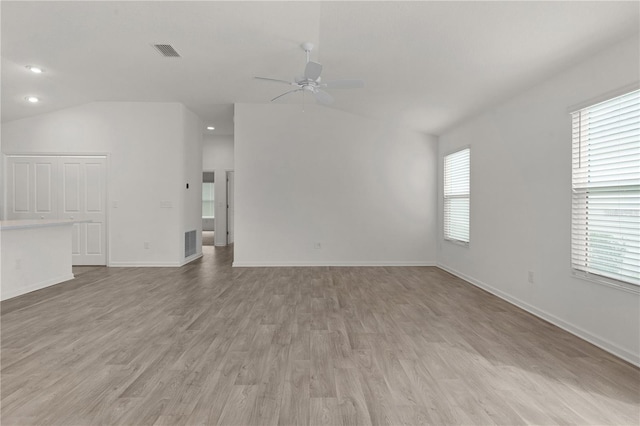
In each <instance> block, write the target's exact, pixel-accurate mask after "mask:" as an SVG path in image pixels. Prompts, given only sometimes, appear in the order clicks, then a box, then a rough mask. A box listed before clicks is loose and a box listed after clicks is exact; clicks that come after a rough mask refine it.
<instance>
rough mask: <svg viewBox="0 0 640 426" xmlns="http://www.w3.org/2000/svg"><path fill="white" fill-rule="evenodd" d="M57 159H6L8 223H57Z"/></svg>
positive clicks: (29, 157) (11, 157) (16, 157)
mask: <svg viewBox="0 0 640 426" xmlns="http://www.w3.org/2000/svg"><path fill="white" fill-rule="evenodd" d="M57 174H58V159H57V158H56V157H32V156H9V157H7V219H57V218H58V216H59V212H58V209H57V206H56V198H57V196H56V195H57V194H56V190H57V188H56V182H55V180H56V176H57Z"/></svg>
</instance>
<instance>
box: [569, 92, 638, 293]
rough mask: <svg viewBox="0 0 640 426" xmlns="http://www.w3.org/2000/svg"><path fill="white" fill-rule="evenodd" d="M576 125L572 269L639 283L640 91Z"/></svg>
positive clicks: (580, 116) (590, 112) (594, 110)
mask: <svg viewBox="0 0 640 426" xmlns="http://www.w3.org/2000/svg"><path fill="white" fill-rule="evenodd" d="M572 121H573V126H572V135H573V159H572V161H573V167H572V170H573V173H572V176H573V179H572V191H573V196H572V219H571V222H572V223H571V262H572V267H573V269H574V270H577V271H580V272H582V273H585V274H595V275H599V276H603V277H607V278H612V279H614V280H618V281H624V282H627V283H631V284H635V285H640V91H635V92H631V93H628V94H626V95H623V96H619V97H617V98H614V99H610V100H608V101H605V102H601V103H599V104H596V105H593V106H590V107H588V108H584V109H581V110H579V111H576V112H574V113H573V114H572Z"/></svg>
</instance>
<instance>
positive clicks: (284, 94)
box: [271, 89, 302, 102]
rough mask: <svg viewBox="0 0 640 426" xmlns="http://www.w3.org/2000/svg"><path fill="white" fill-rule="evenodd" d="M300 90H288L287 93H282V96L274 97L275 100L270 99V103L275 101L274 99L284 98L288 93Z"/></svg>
mask: <svg viewBox="0 0 640 426" xmlns="http://www.w3.org/2000/svg"><path fill="white" fill-rule="evenodd" d="M301 90H302V89H293V90H289V91H288V92H284V93H283V94H282V95H278V96H276V97H275V98H273V99H271V102H273V101H275V100H276V99H280V98H281V97H283V96H286V95H288V94H289V93H294V92H299V91H301Z"/></svg>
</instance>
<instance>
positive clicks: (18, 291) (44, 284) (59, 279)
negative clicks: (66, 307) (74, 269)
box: [0, 274, 75, 301]
mask: <svg viewBox="0 0 640 426" xmlns="http://www.w3.org/2000/svg"><path fill="white" fill-rule="evenodd" d="M74 278H75V276H74V275H73V274H69V275H61V276H59V277H55V278H50V279H48V280H45V281H40V282H39V283H34V284H31V285H30V286H27V287H23V288H18V289H15V290H14V291H9V292H7V291H3V292H2V296H1V297H0V300H3V301H4V300H8V299H12V298H14V297H18V296H22V295H23V294H27V293H31V292H33V291H36V290H42V289H43V288H47V287H51V286H53V285H56V284H60V283H63V282H66V281H69V280H72V279H74ZM7 293H8V294H9V295H8V296H7Z"/></svg>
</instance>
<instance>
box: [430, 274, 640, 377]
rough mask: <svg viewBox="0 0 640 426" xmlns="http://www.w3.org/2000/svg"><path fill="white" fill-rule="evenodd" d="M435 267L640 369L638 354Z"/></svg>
mask: <svg viewBox="0 0 640 426" xmlns="http://www.w3.org/2000/svg"><path fill="white" fill-rule="evenodd" d="M437 266H438V267H439V268H440V269H442V270H444V271H447V272H449V273H450V274H453V275H455V276H456V277H458V278H461V279H463V280H465V281H467V282H468V283H470V284H473V285H475V286H476V287H479V288H481V289H483V290H485V291H488V292H489V293H491V294H493V295H494V296H497V297H499V298H501V299H503V300H505V301H507V302H509V303H511V304H512V305H515V306H517V307H519V308H521V309H524V310H525V311H527V312H529V313H530V314H533V315H535V316H537V317H538V318H541V319H543V320H545V321H547V322H550V323H551V324H553V325H555V326H558V327H560V328H561V329H563V330H565V331H568V332H569V333H571V334H573V335H575V336H577V337H579V338H581V339H583V340H586V341H587V342H589V343H591V344H593V345H595V346H597V347H599V348H600V349H603V350H605V351H607V352H609V353H611V354H613V355H615V356H617V357H619V358H622V359H623V360H625V361H627V362H629V363H631V364H633V365H636V366H638V367H640V355H639V354H635V353H633V352H631V351H628V350H626V349H624V348H621V347H620V346H618V345H616V344H615V343H612V342H610V341H609V340H607V339H605V338H603V337H600V336H597V335H595V334H593V333H590V332H588V331H586V330H585V329H583V328H581V327H578V326H577V325H574V324H571V323H570V322H567V321H565V320H563V319H561V318H558V317H557V316H555V315H553V314H550V313H548V312H546V311H543V310H542V309H538V308H536V307H535V306H532V305H530V304H528V303H526V302H523V301H522V300H520V299H517V298H515V297H513V296H511V295H509V294H507V293H505V292H503V291H501V290H498V289H497V288H495V287H492V286H490V285H489V284H487V283H484V282H482V281H480V280H477V279H475V278H472V277H470V276H468V275H466V274H463V273H462V272H459V271H456V270H455V269H453V268H450V267H448V266H446V265H443V264H441V263H438V264H437Z"/></svg>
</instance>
